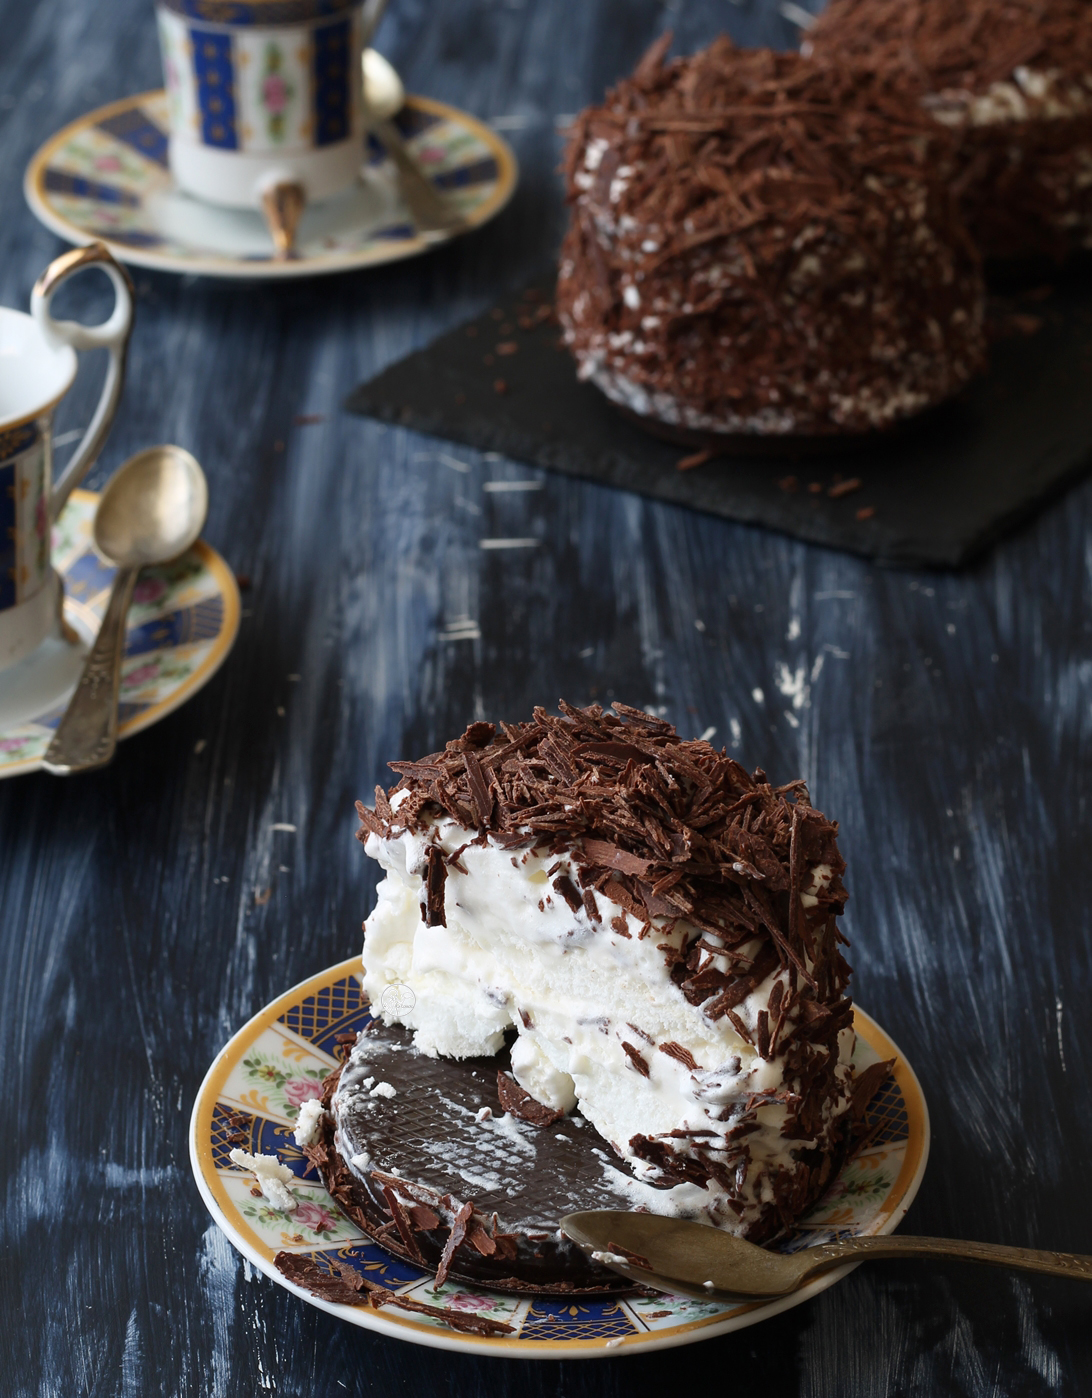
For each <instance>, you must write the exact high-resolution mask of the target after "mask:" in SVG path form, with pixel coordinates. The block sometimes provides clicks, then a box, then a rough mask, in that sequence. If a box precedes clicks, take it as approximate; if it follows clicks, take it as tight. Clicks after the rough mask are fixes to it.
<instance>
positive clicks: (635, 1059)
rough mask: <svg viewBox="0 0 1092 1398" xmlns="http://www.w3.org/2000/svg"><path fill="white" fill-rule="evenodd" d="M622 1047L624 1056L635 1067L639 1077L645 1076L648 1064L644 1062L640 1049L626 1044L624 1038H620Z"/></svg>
mask: <svg viewBox="0 0 1092 1398" xmlns="http://www.w3.org/2000/svg"><path fill="white" fill-rule="evenodd" d="M622 1048H623V1049H624V1051H625V1055H626V1057H627V1058H628V1059H629V1061H630V1063H631V1064H632V1065H633V1067H634V1068H636V1069H637V1071H638V1072H639V1073H640V1075H641V1077H643V1078H647V1077H648V1075H649V1072H650V1069H649V1066H648V1064H647V1063H646V1062H645V1059H644V1055H643V1054H642V1053H641V1051H640V1049H635V1048H634V1047H633V1045H632V1044H627V1043H626V1041H625V1039H623V1040H622Z"/></svg>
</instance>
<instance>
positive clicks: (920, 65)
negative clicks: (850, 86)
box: [804, 0, 1092, 258]
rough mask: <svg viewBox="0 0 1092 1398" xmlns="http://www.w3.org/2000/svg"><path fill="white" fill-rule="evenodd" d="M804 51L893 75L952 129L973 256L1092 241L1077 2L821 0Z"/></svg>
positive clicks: (1083, 49) (1087, 96)
mask: <svg viewBox="0 0 1092 1398" xmlns="http://www.w3.org/2000/svg"><path fill="white" fill-rule="evenodd" d="M804 52H805V53H807V54H809V55H810V56H811V57H812V58H814V59H815V60H816V61H817V62H823V63H826V64H828V65H829V66H831V67H834V68H837V69H844V68H845V67H847V66H851V67H854V68H858V69H860V68H863V69H865V70H866V71H871V72H879V73H882V74H884V75H885V77H887V78H889V79H891V78H893V79H895V80H897V81H898V83H899V84H900V85H901V86H902V87H903V88H904V89H905V90H906V91H907V92H908V93H909V94H911V95H912V97H913V99H914V100H915V101H917V102H919V103H921V104H922V105H923V106H924V108H925V109H926V110H928V111H929V112H930V114H931V115H932V116H933V118H934V119H935V120H936V121H937V122H939V123H941V124H942V125H944V126H945V127H946V128H948V129H949V130H951V131H952V133H953V134H954V135H955V136H956V138H957V143H958V145H957V153H958V162H959V163H958V167H957V172H956V189H957V191H958V194H959V198H960V204H961V207H962V209H963V213H964V217H965V218H966V221H967V224H968V227H969V229H970V231H971V233H972V235H973V236H974V238H975V239H976V241H977V242H978V244H979V246H980V247H981V249H982V251H983V253H984V254H986V255H987V256H990V257H995V258H1014V257H1024V256H1028V255H1031V254H1036V253H1040V254H1041V253H1047V254H1051V255H1054V256H1061V255H1064V254H1065V253H1067V252H1069V251H1071V250H1072V249H1073V248H1075V247H1086V248H1087V247H1092V6H1090V5H1089V4H1088V0H925V3H917V4H908V3H905V0H832V3H831V5H830V6H829V8H828V9H827V10H826V11H824V13H823V14H822V15H821V16H820V17H819V19H818V21H817V23H816V24H815V27H814V28H813V29H812V30H810V31H809V34H808V37H807V41H806V43H805V45H804Z"/></svg>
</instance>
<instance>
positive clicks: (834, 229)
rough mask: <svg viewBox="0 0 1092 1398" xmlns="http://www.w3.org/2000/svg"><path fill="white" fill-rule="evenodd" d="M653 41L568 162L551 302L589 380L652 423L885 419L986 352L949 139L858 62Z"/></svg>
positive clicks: (737, 425) (846, 430) (786, 426)
mask: <svg viewBox="0 0 1092 1398" xmlns="http://www.w3.org/2000/svg"><path fill="white" fill-rule="evenodd" d="M669 39H670V36H665V38H664V40H662V41H661V42H660V43H659V44H658V45H657V46H656V47H655V48H654V49H652V50H651V51H650V52H649V54H648V55H647V56H646V57H645V58H644V59H643V60H642V62H641V64H640V66H639V67H638V69H637V71H636V72H635V73H634V74H633V76H632V77H631V78H629V79H627V80H625V81H624V82H621V83H619V84H618V86H617V87H616V88H614V89H613V91H611V92H609V93H608V94H607V97H606V99H605V101H604V102H603V103H602V105H600V106H597V107H591V108H589V109H587V110H586V111H584V112H582V113H581V114H580V115H579V116H578V117H577V119H576V122H575V123H574V126H573V128H572V134H571V137H570V140H569V146H568V153H567V156H566V172H567V178H568V197H569V202H570V205H571V209H572V216H571V224H570V228H569V232H568V234H567V236H566V239H565V243H564V247H563V249H562V253H561V265H560V274H559V279H558V287H557V306H558V314H559V317H560V319H561V323H562V326H563V328H564V337H565V341H566V343H567V344H568V346H569V347H570V349H571V350H572V352H573V354H574V355H575V357H576V360H577V364H578V366H579V373H580V375H581V377H583V378H587V379H590V380H591V381H592V382H593V383H594V384H596V385H597V386H598V387H599V388H600V389H601V390H602V391H603V392H604V393H605V394H606V395H607V396H608V397H609V398H610V399H611V400H612V401H613V402H615V403H616V404H618V405H620V406H621V407H623V408H626V409H629V410H630V411H632V412H634V413H636V414H637V415H638V416H639V417H641V418H643V419H645V420H646V421H648V422H649V423H650V424H658V425H663V424H666V425H667V426H669V427H671V428H674V429H677V430H678V429H682V430H685V431H687V432H689V433H696V434H706V433H720V434H727V435H730V436H739V435H749V436H752V437H753V436H755V435H756V434H758V435H762V436H765V437H766V438H773V437H792V438H800V437H820V438H822V437H829V436H830V435H832V434H840V435H844V434H853V433H863V432H867V431H870V430H872V429H878V428H886V427H889V426H891V425H892V424H894V423H897V422H899V421H901V420H902V419H905V418H908V417H910V416H912V415H913V414H915V413H918V412H920V411H922V410H923V409H925V408H928V407H930V406H932V405H934V404H937V403H940V402H942V401H943V400H944V399H946V398H949V397H950V396H951V395H953V394H955V393H957V392H958V391H959V390H960V389H961V388H962V387H963V386H964V385H965V384H966V383H967V382H968V380H969V379H970V378H971V377H972V376H973V375H974V374H975V373H977V372H978V370H979V369H980V368H981V366H982V363H983V353H984V351H983V334H982V313H983V289H982V282H981V275H980V270H979V267H978V260H977V257H976V254H975V252H974V249H973V248H972V246H971V243H970V240H969V239H968V236H967V233H966V231H965V229H964V227H963V225H962V223H961V221H960V220H959V218H958V214H957V211H956V208H955V201H954V199H953V197H952V194H951V190H950V188H949V182H948V179H947V175H948V173H949V164H950V158H951V150H950V146H951V138H950V136H949V135H948V133H947V132H946V131H945V129H944V128H942V127H941V126H939V125H938V124H937V123H936V122H935V121H934V120H933V119H932V117H931V116H929V115H928V114H927V113H926V112H924V111H923V110H922V109H921V107H920V105H919V104H916V103H914V102H909V101H903V100H902V99H901V98H900V95H899V93H898V91H897V90H896V89H895V88H894V87H893V85H892V84H890V83H888V82H886V81H885V80H884V79H882V78H881V77H879V76H876V75H873V74H870V73H868V72H866V71H864V70H859V69H852V70H849V69H847V70H846V71H845V72H842V71H841V70H839V69H838V68H831V67H825V66H824V67H821V66H820V65H817V64H813V63H809V62H807V61H806V60H804V59H802V58H801V57H800V56H799V55H798V54H791V53H773V52H770V51H769V50H765V49H761V50H759V49H755V50H743V49H737V48H735V47H734V46H733V45H732V44H731V43H730V41H729V40H728V39H725V38H721V39H718V40H716V42H715V43H713V44H712V45H710V47H709V48H708V49H705V50H703V51H702V52H700V53H697V54H695V55H693V57H691V58H682V59H676V60H674V61H673V62H670V63H668V62H665V61H664V53H665V51H666V44H667V42H668V40H669Z"/></svg>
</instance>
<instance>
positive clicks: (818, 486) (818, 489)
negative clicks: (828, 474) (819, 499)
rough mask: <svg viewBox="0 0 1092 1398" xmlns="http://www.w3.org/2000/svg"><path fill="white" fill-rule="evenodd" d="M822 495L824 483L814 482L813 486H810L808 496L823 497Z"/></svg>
mask: <svg viewBox="0 0 1092 1398" xmlns="http://www.w3.org/2000/svg"><path fill="white" fill-rule="evenodd" d="M822 493H823V482H822V481H812V482H811V484H810V485H809V486H808V494H809V495H822Z"/></svg>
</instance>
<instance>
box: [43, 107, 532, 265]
mask: <svg viewBox="0 0 1092 1398" xmlns="http://www.w3.org/2000/svg"><path fill="white" fill-rule="evenodd" d="M394 120H395V124H396V125H397V126H398V127H399V128H400V130H401V132H402V134H403V136H404V137H405V138H406V141H407V143H408V145H409V147H410V149H411V150H412V151H413V153H414V155H415V156H416V157H417V160H418V163H419V164H420V165H421V168H422V169H423V170H424V171H426V173H427V174H428V175H429V176H430V178H431V179H432V181H433V183H434V184H435V185H436V187H437V189H439V190H441V191H442V192H443V193H444V194H445V195H446V196H447V197H448V199H449V201H450V202H451V203H452V204H453V205H454V206H455V207H456V208H457V210H458V211H459V212H460V213H461V214H462V215H463V219H464V227H463V229H462V230H460V231H468V230H469V229H472V228H478V227H480V226H481V225H482V224H483V223H485V222H486V221H487V220H488V219H490V218H492V217H493V215H494V214H495V213H497V212H498V211H499V210H500V209H502V208H503V207H504V205H505V204H506V203H507V202H508V200H509V199H510V198H511V197H512V192H513V190H514V189H515V187H516V180H517V177H518V170H517V165H516V158H515V156H514V155H513V154H512V151H511V149H510V148H509V146H508V145H507V143H506V142H505V141H503V140H501V138H500V137H499V136H498V135H497V134H496V133H495V132H494V131H491V130H490V129H489V127H488V126H485V125H484V124H483V123H482V122H480V121H477V120H475V118H474V117H472V116H469V115H467V113H466V112H461V111H459V110H458V108H456V107H449V106H447V105H446V104H445V103H443V102H433V101H431V100H430V99H428V98H425V97H412V96H410V97H407V98H406V105H405V106H404V107H403V108H402V110H401V111H400V112H399V113H398V115H397V116H396V117H395V119H394ZM167 125H168V122H167V95H166V93H165V92H162V91H159V92H145V93H141V94H140V95H139V96H136V97H126V98H124V99H123V100H122V101H120V102H112V103H110V105H109V106H106V107H99V108H98V109H97V110H96V111H93V112H88V113H87V115H86V116H83V117H80V119H79V120H78V121H74V122H73V123H72V124H71V125H70V126H66V127H65V128H64V130H62V131H58V132H57V134H56V135H55V136H51V137H50V139H49V140H48V141H47V142H46V143H45V145H44V146H42V147H41V148H40V149H39V150H38V152H37V153H36V154H35V156H34V158H33V159H32V160H31V162H30V164H29V165H28V166H27V172H26V177H25V179H24V182H23V188H24V191H25V193H26V197H27V202H28V203H29V204H30V207H31V209H32V210H33V211H34V213H35V214H36V216H37V217H38V218H39V219H40V220H41V221H42V223H44V224H45V226H46V227H47V228H50V229H52V230H53V232H54V233H57V234H58V235H59V236H60V237H62V238H66V239H67V240H68V241H69V242H71V243H78V244H83V243H91V242H95V241H101V242H104V243H105V244H106V245H107V247H108V248H109V249H110V251H111V252H112V253H113V254H114V256H115V257H116V258H118V259H119V261H122V262H128V263H131V264H132V265H134V266H137V267H154V268H156V269H157V270H159V271H163V272H198V273H201V274H202V275H204V276H209V277H248V278H259V279H260V278H269V277H310V276H315V275H316V274H318V273H322V272H344V271H348V270H350V269H352V268H355V267H371V266H375V265H377V264H379V263H384V262H395V261H398V260H399V259H400V258H403V257H413V256H415V255H416V254H417V253H421V252H425V251H426V250H427V249H428V248H432V247H436V246H437V244H438V243H440V242H446V241H447V240H448V239H449V238H451V237H453V236H456V235H455V234H452V233H447V234H442V233H441V234H437V233H430V234H428V235H427V236H424V237H422V236H420V235H419V234H418V233H417V232H416V230H415V228H414V226H413V220H412V218H411V217H410V215H409V212H408V211H407V209H406V207H405V205H404V204H403V202H402V199H401V195H400V194H399V190H398V180H397V175H396V173H395V170H394V166H393V165H392V164H391V162H390V161H389V160H388V159H387V158H386V155H385V153H384V152H382V151H381V150H380V148H379V147H378V146H377V145H376V144H375V143H374V141H369V144H368V146H367V147H366V148H364V149H362V151H361V156H362V165H361V177H360V179H359V180H358V182H357V183H356V185H354V186H353V187H352V188H351V189H348V190H345V191H344V192H343V193H342V194H339V195H335V196H334V197H333V198H332V199H327V200H324V201H323V202H322V203H321V204H315V205H312V206H311V207H310V208H307V209H305V210H304V214H303V219H302V220H301V222H300V227H299V232H298V234H297V239H296V248H297V252H298V254H299V255H298V256H297V257H294V258H292V259H291V260H289V261H284V262H278V261H276V260H275V259H274V257H273V245H272V243H271V241H270V238H269V233H268V231H267V229H266V225H265V222H264V220H263V219H262V216H261V214H260V213H258V212H257V210H254V211H251V210H247V209H227V208H221V207H220V206H218V205H215V204H206V203H204V202H203V201H202V200H200V199H195V198H193V197H192V196H191V195H189V194H183V193H182V192H181V191H180V190H178V189H176V188H175V185H174V183H173V181H172V179H171V175H170V171H169V170H168V168H167Z"/></svg>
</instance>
